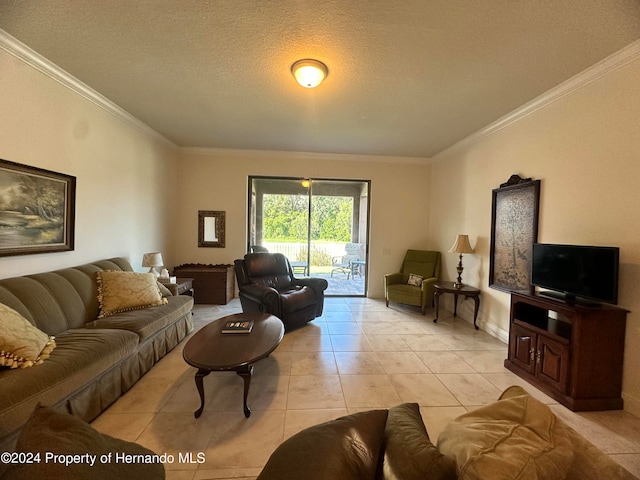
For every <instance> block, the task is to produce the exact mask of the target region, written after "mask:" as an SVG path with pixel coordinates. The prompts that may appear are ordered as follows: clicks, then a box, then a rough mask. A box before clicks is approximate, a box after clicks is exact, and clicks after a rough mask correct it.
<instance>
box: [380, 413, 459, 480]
mask: <svg viewBox="0 0 640 480" xmlns="http://www.w3.org/2000/svg"><path fill="white" fill-rule="evenodd" d="M384 437H385V441H384V463H383V466H382V479H383V480H456V478H457V477H456V464H455V462H454V461H453V460H452V459H451V458H449V457H445V456H444V455H442V454H441V453H440V452H439V451H438V449H437V448H436V447H435V445H433V443H431V440H429V435H428V434H427V429H426V428H425V426H424V422H423V421H422V416H421V415H420V407H419V406H418V404H417V403H404V404H402V405H398V406H396V407H393V408H390V409H389V416H388V418H387V425H386V428H385V433H384Z"/></svg>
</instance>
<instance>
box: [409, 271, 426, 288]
mask: <svg viewBox="0 0 640 480" xmlns="http://www.w3.org/2000/svg"><path fill="white" fill-rule="evenodd" d="M422 280H424V277H423V276H422V275H417V274H415V273H410V274H409V279H408V280H407V284H408V285H413V286H414V287H419V286H420V285H422Z"/></svg>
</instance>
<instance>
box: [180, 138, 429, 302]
mask: <svg viewBox="0 0 640 480" xmlns="http://www.w3.org/2000/svg"><path fill="white" fill-rule="evenodd" d="M396 160H397V161H398V162H399V163H392V159H388V158H384V157H354V156H344V155H309V154H296V153H284V152H252V151H233V150H202V151H198V150H186V151H184V152H183V153H182V154H181V156H180V173H179V176H178V178H179V181H178V184H177V186H176V188H177V190H178V191H179V192H180V201H179V202H178V203H179V207H178V208H179V211H178V213H177V216H176V217H175V221H174V222H173V223H174V225H173V227H174V243H175V246H176V260H177V263H214V264H215V263H233V260H234V259H236V258H241V257H242V256H243V255H244V253H245V249H246V243H247V239H246V232H247V221H246V217H247V182H248V177H249V176H250V175H270V176H287V177H300V178H303V177H305V178H306V177H311V178H313V177H315V178H345V179H358V180H371V221H370V223H371V225H370V250H369V251H370V258H369V260H370V261H369V296H372V297H383V296H384V291H383V285H382V276H383V274H385V273H390V272H395V271H397V270H398V268H399V267H400V263H401V261H402V257H403V255H404V253H405V251H406V249H407V248H427V247H428V238H429V229H428V223H429V219H428V211H429V209H428V198H429V183H430V167H429V166H428V165H427V164H426V160H424V159H422V160H415V161H408V160H406V159H405V160H402V159H396ZM198 210H223V211H225V212H226V225H227V226H226V248H223V249H221V248H198V243H197V241H198V238H197V231H198V229H197V225H198Z"/></svg>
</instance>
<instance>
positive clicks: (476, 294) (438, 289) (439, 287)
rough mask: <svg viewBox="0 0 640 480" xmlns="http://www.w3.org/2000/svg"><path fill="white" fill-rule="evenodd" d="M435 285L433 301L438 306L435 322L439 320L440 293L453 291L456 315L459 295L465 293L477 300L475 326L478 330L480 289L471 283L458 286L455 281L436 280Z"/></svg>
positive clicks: (467, 296) (474, 313)
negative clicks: (471, 285) (470, 284)
mask: <svg viewBox="0 0 640 480" xmlns="http://www.w3.org/2000/svg"><path fill="white" fill-rule="evenodd" d="M433 287H434V289H435V292H434V293H433V301H434V303H435V307H436V318H434V319H433V323H436V322H437V321H438V303H439V299H440V295H442V294H443V293H452V294H453V316H454V317H455V316H457V314H458V295H463V296H464V297H465V298H469V297H471V298H473V300H474V302H475V309H474V311H473V326H474V327H475V329H476V330H478V325H476V320H477V318H478V310H479V309H480V289H478V288H475V287H470V286H469V285H463V286H461V287H456V286H455V283H453V282H436V283H435V284H434V286H433Z"/></svg>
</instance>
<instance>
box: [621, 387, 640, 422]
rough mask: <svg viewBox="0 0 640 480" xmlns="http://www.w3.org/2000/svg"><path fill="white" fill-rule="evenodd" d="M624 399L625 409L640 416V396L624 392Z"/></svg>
mask: <svg viewBox="0 0 640 480" xmlns="http://www.w3.org/2000/svg"><path fill="white" fill-rule="evenodd" d="M622 399H623V400H624V411H625V412H628V413H630V414H631V415H633V416H635V417H638V418H640V398H638V397H634V396H632V395H627V394H625V393H624V392H622Z"/></svg>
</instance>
